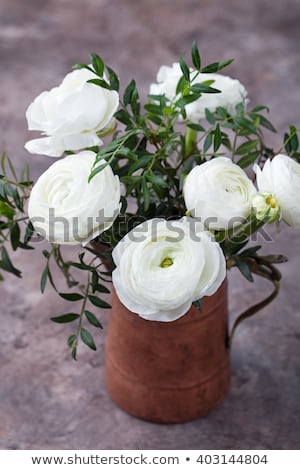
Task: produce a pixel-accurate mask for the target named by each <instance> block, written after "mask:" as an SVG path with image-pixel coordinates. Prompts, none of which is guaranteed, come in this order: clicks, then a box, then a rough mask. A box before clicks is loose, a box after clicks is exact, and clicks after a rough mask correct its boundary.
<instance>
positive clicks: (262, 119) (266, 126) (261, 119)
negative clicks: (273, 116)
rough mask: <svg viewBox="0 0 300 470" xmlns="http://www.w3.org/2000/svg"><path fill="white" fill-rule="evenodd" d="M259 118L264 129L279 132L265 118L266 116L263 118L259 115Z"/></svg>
mask: <svg viewBox="0 0 300 470" xmlns="http://www.w3.org/2000/svg"><path fill="white" fill-rule="evenodd" d="M258 116H259V122H260V124H261V125H262V126H263V127H265V128H266V129H268V130H269V131H271V132H274V133H276V132H277V131H276V129H275V127H274V126H273V124H272V123H271V122H270V121H269V120H268V119H267V118H265V117H264V116H261V114H259V115H258Z"/></svg>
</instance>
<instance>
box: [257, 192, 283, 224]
mask: <svg viewBox="0 0 300 470" xmlns="http://www.w3.org/2000/svg"><path fill="white" fill-rule="evenodd" d="M252 207H253V208H254V210H255V212H256V218H257V219H258V220H261V221H263V222H265V223H266V224H273V223H274V222H277V221H278V220H279V218H280V207H279V205H278V202H277V199H276V197H275V196H274V195H273V194H270V193H257V194H255V196H253V198H252Z"/></svg>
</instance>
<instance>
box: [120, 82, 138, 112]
mask: <svg viewBox="0 0 300 470" xmlns="http://www.w3.org/2000/svg"><path fill="white" fill-rule="evenodd" d="M135 89H136V83H135V80H131V82H130V83H129V84H128V85H127V87H126V88H125V91H124V95H123V101H124V105H125V106H128V105H129V104H130V103H131V101H132V96H133V93H134V90H135Z"/></svg>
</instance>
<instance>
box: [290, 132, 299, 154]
mask: <svg viewBox="0 0 300 470" xmlns="http://www.w3.org/2000/svg"><path fill="white" fill-rule="evenodd" d="M289 129H290V144H291V149H292V151H293V152H297V150H298V147H299V140H298V136H297V129H296V127H294V126H289Z"/></svg>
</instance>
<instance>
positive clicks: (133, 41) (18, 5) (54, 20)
mask: <svg viewBox="0 0 300 470" xmlns="http://www.w3.org/2000/svg"><path fill="white" fill-rule="evenodd" d="M299 22H300V3H299V1H298V0H280V1H279V2H274V0H251V2H250V1H249V2H242V1H239V0H224V1H222V2H221V1H216V0H182V1H180V0H122V1H113V0H85V1H79V0H30V1H27V2H25V1H22V0H1V2H0V59H1V70H0V77H1V86H0V104H1V106H0V123H1V135H0V148H1V149H3V150H6V151H7V152H8V153H9V155H10V156H12V158H13V160H14V163H15V164H16V165H17V166H18V167H19V168H21V166H23V163H24V161H27V162H28V161H30V162H31V165H32V168H33V174H34V176H37V175H39V174H40V172H41V171H43V170H44V169H45V168H46V167H47V166H48V165H49V163H50V162H51V161H50V160H49V159H48V158H47V157H45V158H43V157H41V156H40V157H35V156H30V155H26V152H25V150H24V149H23V145H24V142H25V141H26V140H28V138H29V135H28V132H27V130H26V123H25V119H24V112H25V109H26V107H27V106H28V104H29V102H30V101H31V100H32V99H33V97H35V96H36V95H37V94H38V93H40V92H41V91H42V90H45V89H47V88H50V87H53V86H55V85H56V84H57V83H58V82H59V81H60V80H61V79H62V77H63V76H64V75H65V74H66V73H67V72H68V71H69V70H70V67H71V65H72V64H74V63H76V62H84V61H86V60H87V54H88V53H89V52H91V51H94V52H97V53H99V54H100V55H102V56H103V58H104V59H105V60H106V61H107V62H108V63H109V64H110V65H111V66H112V67H113V68H114V69H115V70H116V71H117V72H118V73H119V75H120V76H121V80H122V84H123V86H124V85H126V84H127V82H128V81H129V80H130V79H131V78H132V77H135V78H136V79H137V82H138V85H139V87H140V90H141V94H142V96H145V94H146V92H147V90H148V86H149V83H150V82H151V81H153V80H154V78H155V74H156V71H157V69H158V67H159V66H160V65H161V64H163V63H165V64H171V63H172V62H173V61H176V60H177V59H178V57H179V55H180V54H182V53H185V52H188V50H189V48H190V45H191V43H192V41H193V40H194V39H196V40H197V41H198V43H199V47H200V50H201V52H202V56H203V60H204V62H206V63H207V62H208V61H213V60H222V59H225V58H228V57H235V58H236V61H235V62H234V64H233V65H232V66H231V68H230V70H229V71H228V73H230V74H231V75H232V76H236V77H238V78H239V79H240V80H241V81H242V82H243V83H244V84H245V86H246V87H247V89H248V91H249V96H250V99H251V104H253V105H256V104H267V105H268V106H269V107H270V108H271V111H272V113H271V119H272V121H273V122H274V123H275V125H276V126H277V128H278V130H279V131H280V132H279V135H275V136H274V135H269V136H268V142H269V144H270V146H273V147H274V149H275V150H276V149H278V148H279V147H280V143H281V135H282V132H283V131H284V130H285V128H286V126H287V125H289V124H291V123H295V124H296V125H298V126H299V122H300V85H299V84H300V54H299V46H300V28H299ZM271 233H272V234H273V236H276V243H272V242H271V243H267V244H265V252H272V251H274V252H283V253H285V254H286V255H288V256H289V257H290V262H289V263H288V264H287V265H284V266H282V272H283V274H284V279H283V283H282V292H281V294H280V296H279V298H278V300H277V302H276V303H274V304H273V305H271V306H269V307H268V308H266V309H265V310H264V312H263V313H262V314H261V315H260V316H258V317H256V318H254V319H251V320H249V321H247V323H245V324H244V325H243V326H242V327H241V329H240V330H239V331H238V333H237V335H236V338H235V344H234V347H233V351H232V363H233V373H232V386H231V391H230V394H229V396H228V397H227V399H226V400H225V402H224V403H223V405H222V406H221V407H220V408H218V409H217V410H215V411H214V412H213V413H212V414H211V415H210V416H209V417H207V418H205V419H202V420H197V421H194V422H191V423H187V424H182V425H172V426H166V425H156V424H152V423H146V422H142V421H139V420H137V419H134V418H131V417H130V416H127V415H126V414H125V413H123V412H122V411H121V410H119V409H118V408H117V407H115V406H114V404H113V403H112V402H111V400H110V398H109V397H108V395H107V393H106V391H105V388H104V386H103V377H102V365H103V342H104V338H105V332H104V333H103V332H102V333H101V332H100V333H98V335H96V342H97V346H98V351H97V352H96V353H93V352H92V351H89V350H87V348H83V349H82V350H81V351H80V354H79V356H80V361H79V362H78V363H75V362H73V361H72V360H71V359H70V357H69V354H68V351H67V348H66V347H65V339H66V336H67V334H68V332H72V331H73V330H72V327H71V326H70V328H69V327H64V326H59V325H55V324H53V323H52V322H50V321H49V319H48V318H49V316H51V315H55V314H59V313H63V312H64V311H65V310H66V305H65V304H64V302H62V301H61V300H59V299H58V298H57V297H56V295H55V294H54V293H53V292H52V291H51V290H50V289H49V290H48V289H47V291H46V294H45V295H44V296H43V297H42V296H41V294H40V293H39V276H40V270H41V267H42V265H43V261H42V259H41V257H40V256H38V253H36V255H35V256H31V257H29V256H28V254H26V253H22V254H17V255H16V256H15V260H16V262H17V263H18V265H19V266H20V265H21V266H23V269H24V279H23V280H22V281H18V280H16V279H15V278H12V277H9V276H7V282H6V283H4V284H2V285H1V286H0V299H1V304H0V315H1V329H0V331H1V333H0V448H2V449H215V448H220V449H222V448H223V449H276V448H278V449H299V444H300V411H299V407H300V405H299V403H300V401H299V398H300V299H299V280H300V273H299V262H300V255H299V246H300V245H299V232H296V231H292V230H288V229H287V228H283V229H282V231H281V233H280V234H279V235H276V234H275V231H274V230H273V231H271ZM39 249H40V247H39ZM266 289H268V285H267V284H265V283H263V282H260V281H259V282H258V284H257V289H255V288H254V287H253V286H251V285H249V284H248V283H247V281H243V280H242V279H241V278H240V276H238V275H236V274H234V273H232V275H230V293H231V302H230V306H231V312H232V319H233V318H234V317H235V315H236V314H237V313H238V311H239V309H241V308H242V306H246V305H248V304H249V303H251V302H253V301H254V300H258V299H259V298H260V296H262V295H264V294H266ZM107 315H108V313H107V312H103V313H101V314H100V316H101V319H102V320H103V323H106V317H107ZM96 333H97V332H96Z"/></svg>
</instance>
